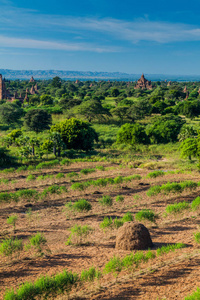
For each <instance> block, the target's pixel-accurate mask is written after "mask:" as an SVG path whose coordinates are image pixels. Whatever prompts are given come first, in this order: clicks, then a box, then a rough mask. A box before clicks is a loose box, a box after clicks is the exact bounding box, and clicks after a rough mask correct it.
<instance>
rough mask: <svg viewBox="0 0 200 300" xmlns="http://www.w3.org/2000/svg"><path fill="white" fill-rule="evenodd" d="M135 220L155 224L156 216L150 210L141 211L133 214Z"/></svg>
mask: <svg viewBox="0 0 200 300" xmlns="http://www.w3.org/2000/svg"><path fill="white" fill-rule="evenodd" d="M135 219H136V220H138V221H142V220H149V221H150V222H155V219H156V215H155V213H154V212H153V211H152V210H150V209H143V210H141V211H139V212H138V213H136V214H135Z"/></svg>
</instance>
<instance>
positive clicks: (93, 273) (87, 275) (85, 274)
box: [80, 267, 101, 282]
mask: <svg viewBox="0 0 200 300" xmlns="http://www.w3.org/2000/svg"><path fill="white" fill-rule="evenodd" d="M100 277H101V272H100V271H99V270H96V269H95V267H91V268H89V269H88V270H83V271H82V272H81V276H80V280H81V281H85V282H87V281H89V282H92V281H94V280H95V279H99V278H100Z"/></svg>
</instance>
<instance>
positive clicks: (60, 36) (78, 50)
mask: <svg viewBox="0 0 200 300" xmlns="http://www.w3.org/2000/svg"><path fill="white" fill-rule="evenodd" d="M199 16H200V1H199V0H191V1H184V0H183V1H177V0H173V1H172V0H168V1H164V0H159V1H158V0H152V1H150V0H149V1H141V0H140V1H135V0H123V1H122V0H121V1H119V0H101V1H99V0H76V1H75V0H70V1H69V0H57V1H56V0H48V1H47V0H29V1H27V0H15V1H14V0H13V1H12V0H0V69H35V70H36V69H43V70H44V69H46V70H48V69H57V70H77V71H107V72H112V71H114V72H115V71H118V72H126V73H137V74H140V73H142V72H143V73H149V74H150V73H151V74H183V75H184V74H185V75H200V17H199Z"/></svg>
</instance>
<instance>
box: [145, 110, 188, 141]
mask: <svg viewBox="0 0 200 300" xmlns="http://www.w3.org/2000/svg"><path fill="white" fill-rule="evenodd" d="M184 123H185V121H184V120H183V119H182V118H181V117H179V116H174V115H172V114H167V115H165V116H157V117H155V118H154V119H153V120H152V123H151V124H149V125H147V127H146V134H147V135H148V137H149V138H150V141H151V143H156V144H159V143H163V144H166V143H170V142H175V141H176V140H177V136H178V134H179V132H180V130H181V127H182V126H183V124H184Z"/></svg>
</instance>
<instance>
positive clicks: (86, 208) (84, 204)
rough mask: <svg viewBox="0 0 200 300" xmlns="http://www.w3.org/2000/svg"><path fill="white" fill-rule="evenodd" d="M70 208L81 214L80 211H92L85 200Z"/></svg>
mask: <svg viewBox="0 0 200 300" xmlns="http://www.w3.org/2000/svg"><path fill="white" fill-rule="evenodd" d="M72 208H73V209H74V210H76V211H79V212H82V211H89V210H91V209H92V205H91V204H90V202H88V201H87V200H85V199H80V200H78V201H77V202H75V203H74V204H73V206H72Z"/></svg>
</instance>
